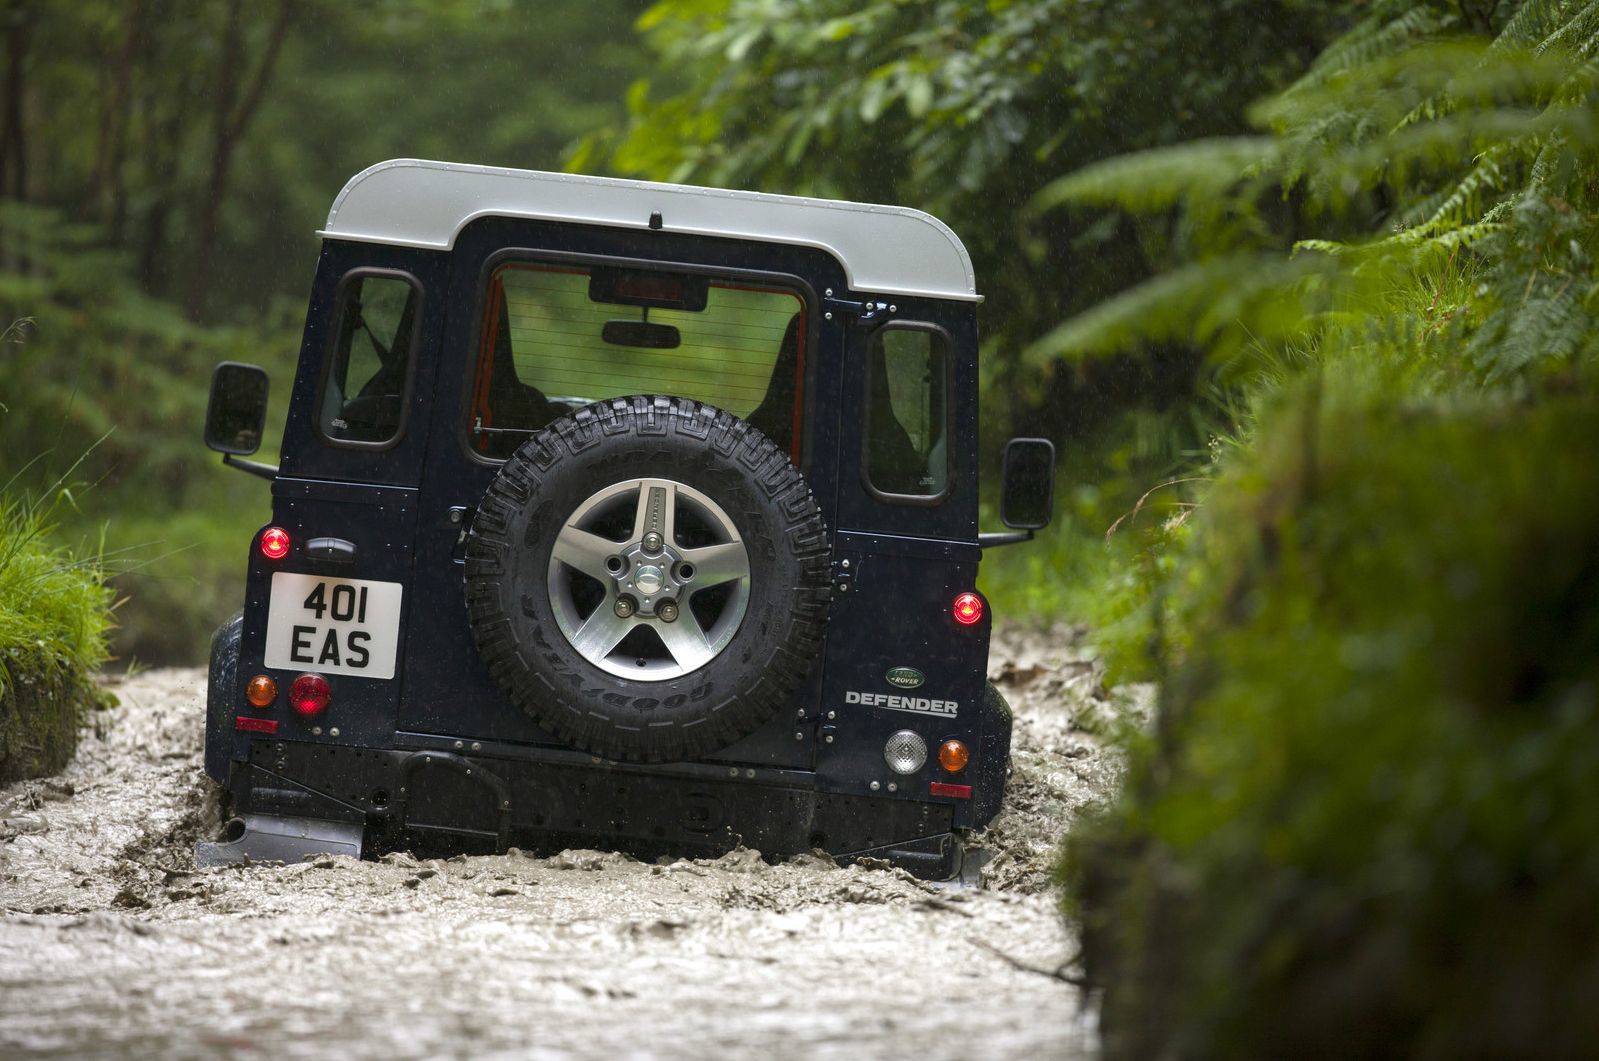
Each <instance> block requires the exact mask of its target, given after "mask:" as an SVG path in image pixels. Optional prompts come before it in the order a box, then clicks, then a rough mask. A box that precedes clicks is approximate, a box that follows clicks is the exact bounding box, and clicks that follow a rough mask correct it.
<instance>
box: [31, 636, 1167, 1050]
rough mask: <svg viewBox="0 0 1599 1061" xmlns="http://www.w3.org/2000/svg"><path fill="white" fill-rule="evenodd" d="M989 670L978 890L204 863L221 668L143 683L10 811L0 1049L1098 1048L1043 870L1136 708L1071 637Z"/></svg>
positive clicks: (525, 867) (386, 864) (501, 868)
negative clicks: (1072, 978)
mask: <svg viewBox="0 0 1599 1061" xmlns="http://www.w3.org/2000/svg"><path fill="white" fill-rule="evenodd" d="M994 660H995V661H996V662H995V665H994V668H993V677H994V678H995V680H996V681H999V682H1000V684H1001V688H1002V689H1004V691H1005V692H1006V693H1007V695H1008V696H1009V697H1010V699H1011V702H1012V705H1013V706H1014V707H1015V708H1016V709H1017V728H1016V745H1015V751H1014V764H1015V773H1014V775H1013V777H1012V779H1011V783H1010V786H1009V789H1008V795H1007V808H1006V810H1005V812H1004V813H1003V814H1002V816H1001V818H999V819H998V820H996V822H995V824H994V827H993V828H992V829H991V830H990V831H989V835H988V836H987V838H986V841H985V846H986V847H987V848H988V849H989V850H990V851H992V853H993V859H992V861H991V862H990V863H989V865H988V866H987V867H986V869H985V879H984V883H983V887H982V888H980V889H964V890H950V889H947V888H935V887H932V886H929V885H926V884H923V883H921V882H918V881H915V880H913V879H911V878H909V877H908V876H906V875H904V874H901V873H899V872H897V871H890V870H883V869H868V868H861V867H851V868H848V869H840V868H838V867H836V866H833V865H831V864H830V863H828V862H825V861H823V860H819V859H815V858H809V857H806V858H800V859H797V860H794V861H792V862H789V863H786V864H782V865H768V864H766V863H764V862H762V861H761V860H760V858H759V856H758V855H756V854H755V853H754V852H748V851H740V852H735V853H733V854H731V855H728V856H726V857H724V858H721V859H716V860H698V861H689V860H683V861H678V862H675V863H671V864H665V865H651V864H646V863H642V862H638V861H634V860H632V859H629V858H626V857H623V856H620V855H616V854H611V853H601V852H594V851H567V852H563V853H561V854H559V855H556V856H553V857H549V858H531V857H527V856H524V855H522V854H520V853H518V852H515V851H512V852H511V853H509V854H507V855H503V856H496V857H475V858H457V859H451V860H444V861H440V860H417V859H413V858H411V857H409V856H406V855H403V854H401V855H391V856H388V857H387V858H386V859H385V860H383V861H379V862H356V861H353V860H350V859H346V858H321V859H317V860H315V861H311V862H304V863H300V864H297V865H291V866H260V865H257V866H249V867H225V868H218V869H211V870H205V871H197V870H196V869H195V867H194V862H193V858H192V856H191V853H190V847H191V845H192V843H193V841H194V839H195V838H196V837H198V836H201V835H210V834H211V833H212V832H213V831H214V830H215V828H216V825H217V822H216V807H215V798H214V792H213V791H212V789H211V786H210V785H209V782H207V781H206V780H205V778H204V776H203V774H202V772H201V769H200V733H201V723H202V718H203V711H204V707H203V698H204V686H203V679H204V676H203V673H202V672H201V671H198V670H164V671H155V672H151V673H147V674H143V675H139V676H137V677H134V678H131V679H126V680H124V681H123V682H121V683H120V684H119V685H118V686H117V688H116V692H117V695H118V696H119V697H120V699H121V706H120V707H118V708H117V709H115V710H114V711H111V712H107V713H105V714H103V715H102V716H100V718H99V719H98V721H97V726H96V730H95V732H94V733H93V734H91V735H89V736H88V737H87V738H86V739H85V741H84V743H83V746H82V749H81V750H80V752H79V754H78V757H77V759H76V761H75V762H74V763H73V764H72V765H71V766H70V767H69V768H68V769H67V771H66V772H65V773H63V774H62V775H61V776H59V777H56V778H52V779H49V780H45V781H36V782H27V783H24V784H21V785H16V786H13V787H11V788H9V789H6V790H3V791H0V1054H3V1055H6V1056H13V1055H16V1054H29V1055H42V1056H51V1055H55V1056H85V1055H89V1056H146V1055H157V1054H159V1055H162V1056H170V1057H212V1056H224V1055H240V1056H249V1055H254V1054H267V1053H271V1054H273V1055H276V1056H285V1057H327V1056H338V1057H352V1058H368V1057H371V1058H384V1059H392V1058H400V1057H434V1056H473V1057H483V1056H510V1057H535V1058H544V1057H549V1058H562V1057H584V1058H586V1057H595V1058H598V1057H607V1058H609V1057H618V1056H620V1057H704V1056H719V1055H723V1054H735V1053H736V1054H740V1055H744V1054H753V1053H756V1052H759V1053H761V1054H763V1055H768V1056H777V1057H787V1056H805V1057H822V1058H826V1057H839V1058H844V1057H849V1058H857V1057H899V1056H905V1057H910V1056H915V1057H919V1058H968V1057H985V1058H986V1057H1028V1058H1040V1057H1075V1056H1083V1055H1085V1054H1092V1052H1093V1032H1092V1027H1091V1021H1090V1019H1089V1018H1087V1017H1085V1016H1084V1015H1083V1012H1082V1010H1081V1008H1080V1005H1079V999H1078V997H1077V992H1076V991H1075V989H1073V988H1072V987H1070V986H1069V985H1068V984H1067V983H1065V982H1064V981H1063V980H1061V979H1057V978H1055V977H1053V976H1051V975H1049V974H1050V973H1051V972H1052V971H1054V970H1057V969H1059V968H1061V967H1062V966H1063V964H1065V963H1066V962H1067V961H1068V959H1069V957H1070V955H1071V952H1072V948H1073V942H1072V940H1071V938H1070V937H1069V935H1068V933H1067V931H1066V930H1065V929H1064V928H1063V927H1062V924H1061V922H1060V920H1059V918H1058V917H1057V915H1056V912H1055V909H1054V902H1053V897H1052V895H1051V894H1050V893H1049V892H1048V891H1047V875H1048V867H1049V862H1050V859H1051V858H1052V857H1053V853H1054V849H1055V845H1056V843H1057V841H1058V838H1059V835H1060V832H1061V830H1062V828H1063V827H1064V826H1065V825H1067V824H1069V823H1070V821H1071V820H1072V819H1073V817H1074V816H1075V815H1077V814H1078V813H1080V811H1081V810H1082V808H1083V807H1084V806H1086V805H1088V804H1090V803H1092V802H1093V801H1095V800H1099V799H1102V798H1104V796H1105V794H1106V793H1107V792H1108V791H1109V790H1110V788H1111V787H1112V786H1113V785H1114V783H1115V778H1116V772H1117V764H1116V761H1115V757H1114V755H1112V754H1111V753H1110V752H1108V751H1107V745H1108V743H1109V742H1108V741H1107V740H1106V736H1107V735H1108V734H1109V733H1110V732H1111V731H1112V730H1113V728H1114V726H1115V725H1116V724H1117V722H1118V720H1119V719H1123V718H1127V717H1136V716H1137V715H1138V714H1139V713H1140V712H1141V711H1142V710H1143V704H1142V702H1141V697H1140V694H1139V693H1138V692H1137V691H1133V692H1129V693H1125V694H1117V695H1111V694H1108V693H1106V691H1105V690H1104V689H1103V687H1102V686H1101V683H1100V672H1099V669H1098V666H1097V664H1096V663H1095V662H1094V661H1093V659H1092V657H1091V656H1090V655H1089V654H1087V652H1086V651H1085V650H1084V649H1083V647H1082V646H1081V645H1080V643H1079V635H1078V634H1077V633H1076V632H1075V631H1070V630H1064V629H1059V630H1055V631H1052V632H1049V633H1031V634H1020V633H1013V634H1009V635H1007V636H1004V637H1002V638H1001V639H1000V640H999V642H998V643H997V644H996V649H995V652H994Z"/></svg>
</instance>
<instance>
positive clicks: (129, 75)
mask: <svg viewBox="0 0 1599 1061" xmlns="http://www.w3.org/2000/svg"><path fill="white" fill-rule="evenodd" d="M143 23H144V4H143V2H142V0H128V18H127V24H126V25H125V27H124V29H123V32H122V43H121V46H120V47H119V48H118V49H117V54H116V59H115V66H114V67H113V68H112V73H111V92H110V95H109V97H108V99H107V100H106V103H105V106H104V108H103V109H102V110H101V112H100V153H99V158H98V159H97V164H96V167H95V168H96V172H95V188H96V190H97V191H98V192H99V196H100V209H101V216H102V219H103V220H104V221H105V225H106V233H107V235H108V236H109V237H110V240H111V243H112V245H113V246H121V245H122V242H123V234H124V232H125V230H126V227H127V214H128V195H127V181H126V180H125V175H124V174H123V172H122V170H123V166H124V165H126V163H127V157H128V126H129V124H130V123H131V121H132V117H133V67H134V63H135V60H136V59H137V58H138V54H139V42H140V37H141V35H142V33H143Z"/></svg>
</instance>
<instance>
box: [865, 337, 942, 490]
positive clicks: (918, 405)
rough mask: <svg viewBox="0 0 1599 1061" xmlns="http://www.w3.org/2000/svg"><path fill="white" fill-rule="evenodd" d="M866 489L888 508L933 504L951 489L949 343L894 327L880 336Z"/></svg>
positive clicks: (872, 377) (872, 368)
mask: <svg viewBox="0 0 1599 1061" xmlns="http://www.w3.org/2000/svg"><path fill="white" fill-rule="evenodd" d="M866 381H867V382H866V385H867V396H866V481H867V484H868V485H869V486H871V487H872V489H873V490H874V491H875V492H876V493H878V494H880V495H891V496H889V497H888V498H886V500H904V501H908V502H910V503H920V504H928V503H931V502H934V501H937V500H939V499H940V498H942V497H943V496H944V494H945V492H946V491H947V490H948V489H949V337H948V336H947V335H945V334H944V332H943V330H942V329H939V328H936V327H933V326H930V325H916V324H902V323H894V324H890V325H887V326H886V327H884V328H882V329H880V330H879V331H878V332H877V333H876V334H874V335H873V336H872V340H871V344H870V346H869V348H868V353H867V370H866Z"/></svg>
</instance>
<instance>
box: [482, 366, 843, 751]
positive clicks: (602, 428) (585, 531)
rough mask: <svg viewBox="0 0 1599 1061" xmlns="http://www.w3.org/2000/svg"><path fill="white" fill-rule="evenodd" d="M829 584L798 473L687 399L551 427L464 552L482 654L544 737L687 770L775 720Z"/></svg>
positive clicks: (751, 435)
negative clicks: (683, 763)
mask: <svg viewBox="0 0 1599 1061" xmlns="http://www.w3.org/2000/svg"><path fill="white" fill-rule="evenodd" d="M830 583H831V572H830V564H829V554H828V542H827V529H826V526H825V525H824V523H823V521H822V514H821V510H820V509H819V508H818V507H817V505H816V500H815V498H813V497H812V496H811V491H810V488H809V486H808V485H807V484H806V482H805V479H804V477H803V476H802V475H801V474H800V472H799V470H798V469H797V468H795V467H794V465H793V464H791V463H790V462H789V460H788V458H787V457H786V456H785V455H784V454H783V453H782V452H781V451H780V450H779V449H778V448H777V447H776V446H775V445H773V443H772V442H771V441H770V440H768V439H767V438H766V436H765V435H763V434H761V432H760V431H758V430H756V429H755V428H753V427H751V426H750V425H749V424H748V423H745V422H744V421H743V420H740V419H739V418H737V417H735V416H733V415H731V414H730V413H727V412H724V411H722V410H720V409H716V408H713V407H712V406H709V405H704V404H702V403H699V402H694V401H689V400H687V399H682V398H668V397H661V396H649V397H630V398H616V399H612V400H609V401H605V402H600V403H596V404H594V405H590V406H587V407H586V408H583V409H580V410H578V411H576V412H574V413H572V414H570V415H568V416H563V417H561V418H560V419H558V420H555V421H554V422H553V423H551V424H550V425H549V426H548V427H546V428H544V429H543V430H541V431H539V432H538V433H537V434H535V435H534V436H533V437H532V438H530V439H529V440H528V441H527V442H525V443H523V445H522V446H521V447H520V448H518V449H517V450H516V452H515V453H513V454H512V455H511V457H510V458H509V459H508V460H507V461H506V462H505V464H504V465H503V466H502V467H501V468H500V471H499V474H498V475H497V476H495V478H494V481H493V482H492V483H490V484H489V488H488V491H487V493H486V494H485V496H484V498H483V502H482V504H481V505H480V506H479V507H478V511H477V515H476V517H475V518H474V520H473V521H472V526H471V530H470V531H469V533H468V535H467V543H466V602H467V611H468V616H469V620H470V622H471V625H472V632H473V636H474V637H475V638H476V640H477V646H478V651H479V653H480V655H481V656H482V658H483V660H484V662H485V663H486V664H487V665H488V668H489V671H490V672H491V673H492V674H493V676H494V678H495V680H496V681H497V682H498V683H499V684H500V686H501V687H502V688H503V689H504V690H505V692H506V693H507V694H508V695H509V696H510V698H511V700H512V701H513V702H514V703H515V704H516V705H517V706H518V707H520V708H521V709H522V710H523V711H525V712H527V714H528V715H530V716H531V717H532V718H533V719H534V720H535V721H536V722H537V723H538V724H539V725H540V726H542V727H544V728H545V729H547V730H549V731H550V732H552V733H554V734H556V735H558V736H559V737H561V738H562V739H563V740H565V741H569V742H570V743H571V744H572V745H574V746H575V747H578V748H582V749H584V750H586V751H589V752H591V753H593V754H596V755H602V756H605V757H606V758H610V759H622V760H632V761H645V762H661V761H671V760H679V759H693V758H699V757H701V756H705V755H708V754H710V753H711V752H714V751H716V750H718V749H720V748H723V747H726V746H727V745H729V744H731V743H732V742H734V741H736V740H738V739H739V738H741V737H743V736H746V735H748V734H749V733H750V732H752V731H753V730H755V729H756V728H758V727H759V726H760V725H761V724H762V723H764V722H766V721H768V720H769V719H770V718H771V717H772V716H773V714H774V713H775V712H776V711H777V710H778V709H779V708H780V707H781V706H782V705H783V704H784V702H785V700H786V698H787V697H788V695H789V694H790V693H791V692H792V691H793V689H794V688H795V686H796V685H797V684H798V683H799V681H800V680H801V679H802V678H803V677H804V676H805V675H806V673H807V672H808V671H809V670H810V668H811V667H813V666H814V665H815V663H816V655H817V651H818V648H819V646H820V644H821V638H822V632H823V627H824V625H825V623H826V620H827V606H828V597H829V593H830Z"/></svg>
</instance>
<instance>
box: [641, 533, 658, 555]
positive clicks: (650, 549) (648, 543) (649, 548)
mask: <svg viewBox="0 0 1599 1061" xmlns="http://www.w3.org/2000/svg"><path fill="white" fill-rule="evenodd" d="M644 551H645V552H647V553H658V552H660V551H661V536H660V535H659V534H657V533H656V532H655V531H650V532H649V533H648V534H646V535H645V536H644Z"/></svg>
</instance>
